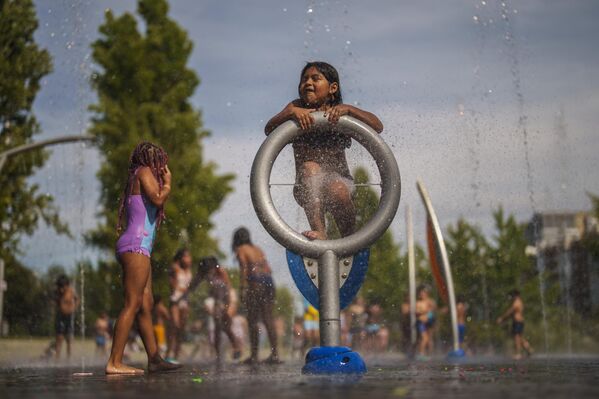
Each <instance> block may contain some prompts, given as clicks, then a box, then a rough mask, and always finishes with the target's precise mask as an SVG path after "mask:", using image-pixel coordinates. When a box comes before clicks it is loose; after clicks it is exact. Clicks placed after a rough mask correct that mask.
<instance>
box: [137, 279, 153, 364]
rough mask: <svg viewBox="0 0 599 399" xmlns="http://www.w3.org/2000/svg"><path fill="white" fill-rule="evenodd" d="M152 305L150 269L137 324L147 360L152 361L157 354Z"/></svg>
mask: <svg viewBox="0 0 599 399" xmlns="http://www.w3.org/2000/svg"><path fill="white" fill-rule="evenodd" d="M153 307H154V298H153V297H152V271H151V269H150V273H149V275H148V280H147V282H146V286H145V288H144V292H143V300H142V305H141V311H139V312H138V313H137V326H138V328H139V335H140V336H141V340H142V341H143V343H144V348H145V349H146V354H147V355H148V361H152V360H153V359H155V358H156V356H158V345H157V344H156V336H155V335H154V325H153V324H152V308H153Z"/></svg>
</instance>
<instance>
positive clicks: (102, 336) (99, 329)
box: [94, 312, 110, 357]
mask: <svg viewBox="0 0 599 399" xmlns="http://www.w3.org/2000/svg"><path fill="white" fill-rule="evenodd" d="M108 329H109V320H108V314H107V313H106V312H102V313H100V317H98V319H97V320H96V322H95V323H94V330H95V333H96V355H100V356H101V357H104V356H106V341H107V340H108V339H110V334H109V333H108Z"/></svg>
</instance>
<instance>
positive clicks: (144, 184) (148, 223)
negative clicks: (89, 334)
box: [106, 142, 180, 374]
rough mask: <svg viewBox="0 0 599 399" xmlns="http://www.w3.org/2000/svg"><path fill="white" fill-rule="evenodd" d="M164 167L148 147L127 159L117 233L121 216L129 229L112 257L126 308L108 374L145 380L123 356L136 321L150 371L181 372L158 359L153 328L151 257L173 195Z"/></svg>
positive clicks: (161, 156)
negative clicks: (120, 271) (116, 263)
mask: <svg viewBox="0 0 599 399" xmlns="http://www.w3.org/2000/svg"><path fill="white" fill-rule="evenodd" d="M167 162H168V156H167V154H166V152H165V151H164V150H163V149H162V148H160V147H158V146H156V145H154V144H152V143H148V142H142V143H139V144H138V145H137V146H136V147H135V150H133V153H132V154H131V158H130V161H129V169H128V177H127V184H126V186H125V190H124V194H123V197H122V198H121V205H120V208H119V219H118V220H119V221H118V226H117V232H118V233H120V232H121V230H122V229H121V227H122V220H123V216H124V213H125V211H126V213H127V228H126V230H125V231H124V232H123V233H122V234H121V235H120V237H119V239H118V241H117V243H116V256H117V259H118V261H119V263H120V264H121V266H122V268H123V287H124V289H125V305H124V307H123V310H121V313H120V314H119V317H118V319H117V321H116V325H115V329H114V337H113V341H112V350H111V352H110V358H109V359H108V364H107V365H106V374H143V372H144V371H143V370H141V369H137V368H134V367H130V366H126V365H124V364H123V352H124V350H125V344H126V343H127V337H128V335H129V331H130V330H131V327H132V326H133V321H134V319H136V320H137V325H138V327H139V332H140V335H141V338H142V340H143V343H144V347H145V349H146V353H147V356H148V371H149V372H157V371H167V370H173V369H176V368H178V367H180V366H178V365H174V364H171V363H168V362H165V361H164V360H163V359H162V358H161V357H160V354H159V352H158V346H157V344H156V337H155V335H154V328H153V325H152V307H153V298H152V268H151V265H150V255H151V253H152V245H153V243H154V237H155V235H156V228H157V227H158V225H159V224H160V222H161V221H162V220H163V219H164V204H165V202H166V200H167V198H168V195H169V193H170V191H171V172H170V170H169V169H168V166H167Z"/></svg>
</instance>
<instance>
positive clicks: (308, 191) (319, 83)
mask: <svg viewBox="0 0 599 399" xmlns="http://www.w3.org/2000/svg"><path fill="white" fill-rule="evenodd" d="M298 93H299V98H298V99H295V100H293V101H291V102H290V103H289V104H287V105H286V106H285V108H283V110H282V111H281V112H279V113H278V114H277V115H275V116H273V117H272V118H271V119H270V120H269V121H268V123H267V124H266V127H265V128H264V131H265V133H266V134H267V135H268V134H270V133H271V132H272V131H273V130H275V128H276V127H277V126H279V125H280V124H282V123H283V122H285V121H288V120H293V121H295V122H296V123H297V124H299V126H300V128H301V129H302V130H303V131H304V134H302V135H301V136H300V137H299V138H298V139H296V140H295V141H294V142H293V153H294V157H295V171H296V183H297V184H296V186H295V187H294V190H293V194H294V197H295V199H296V201H297V203H298V204H299V205H300V206H301V207H303V208H304V211H305V212H306V217H307V218H308V223H309V224H310V229H311V231H306V232H304V233H303V234H304V235H305V236H306V237H307V238H308V239H310V240H326V239H327V235H326V226H325V212H327V211H329V212H330V213H331V214H332V216H333V218H334V219H335V223H336V224H337V227H338V228H339V231H340V232H341V235H342V236H344V237H345V236H348V235H350V234H352V233H353V232H354V229H355V223H356V211H355V208H354V205H353V202H352V192H353V190H354V184H353V177H352V176H351V174H350V172H349V167H348V165H347V160H346V157H345V149H346V148H349V147H350V146H351V139H350V138H349V137H347V136H345V135H342V134H339V133H336V132H335V124H336V123H337V122H338V121H339V118H340V117H341V116H343V115H349V116H352V117H354V118H356V119H358V120H360V121H362V122H364V123H366V124H368V125H369V126H370V127H372V128H373V129H374V130H375V131H377V132H378V133H380V132H382V131H383V124H382V123H381V121H380V120H379V118H378V117H377V116H376V115H374V114H372V113H370V112H367V111H364V110H361V109H359V108H357V107H354V106H352V105H349V104H343V100H342V97H341V86H340V84H339V74H338V72H337V70H336V69H335V68H334V67H333V66H332V65H330V64H327V63H326V62H309V63H307V64H306V66H304V68H303V69H302V72H301V74H300V82H299V85H298ZM316 111H324V112H325V116H326V117H327V118H328V120H329V122H331V128H330V129H328V130H326V131H315V130H311V128H312V127H313V126H314V117H313V116H312V115H311V114H312V112H316Z"/></svg>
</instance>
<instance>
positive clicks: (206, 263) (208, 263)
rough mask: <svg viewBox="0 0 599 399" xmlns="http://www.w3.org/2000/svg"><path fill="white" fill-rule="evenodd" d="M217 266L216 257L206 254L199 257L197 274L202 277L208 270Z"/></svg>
mask: <svg viewBox="0 0 599 399" xmlns="http://www.w3.org/2000/svg"><path fill="white" fill-rule="evenodd" d="M217 267H218V259H216V258H215V257H214V256H206V257H204V258H202V259H200V263H198V274H199V275H200V276H201V277H202V278H203V277H205V276H206V275H207V274H208V273H209V272H210V270H212V269H215V268H217Z"/></svg>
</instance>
